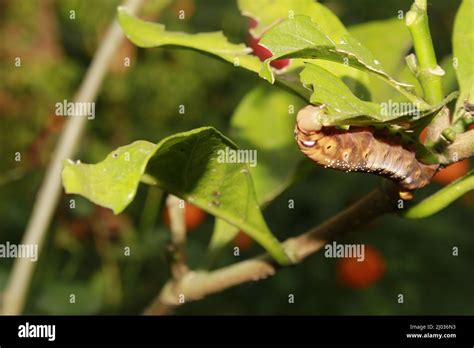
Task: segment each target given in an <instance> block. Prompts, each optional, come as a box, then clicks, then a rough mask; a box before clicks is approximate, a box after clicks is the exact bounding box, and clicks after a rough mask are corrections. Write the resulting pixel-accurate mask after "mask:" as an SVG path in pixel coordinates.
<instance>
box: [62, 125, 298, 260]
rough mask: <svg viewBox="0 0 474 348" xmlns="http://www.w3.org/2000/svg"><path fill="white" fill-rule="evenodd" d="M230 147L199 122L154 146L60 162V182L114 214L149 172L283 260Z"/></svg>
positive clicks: (129, 147)
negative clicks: (90, 160) (86, 160)
mask: <svg viewBox="0 0 474 348" xmlns="http://www.w3.org/2000/svg"><path fill="white" fill-rule="evenodd" d="M236 150H237V146H236V145H235V144H234V143H233V142H231V141H230V140H229V139H228V138H226V137H225V136H223V135H222V134H221V133H220V132H218V131H217V130H215V129H214V128H211V127H203V128H198V129H195V130H192V131H189V132H184V133H178V134H175V135H172V136H169V137H167V138H165V139H163V140H162V141H161V142H160V143H158V144H157V145H155V144H153V143H149V142H147V141H137V142H134V143H132V144H130V145H127V146H123V147H120V148H119V149H117V150H116V151H114V152H112V153H111V154H109V155H108V156H107V158H106V159H105V160H103V161H102V162H99V163H97V164H94V165H91V164H82V163H74V162H71V161H65V162H64V169H63V173H62V178H63V184H64V187H65V189H66V192H67V193H77V194H80V195H82V196H84V197H86V198H88V199H89V200H91V201H93V202H95V203H97V204H99V205H102V206H105V207H108V208H110V209H112V210H113V211H114V212H115V213H120V212H121V211H123V210H124V209H125V208H126V207H127V206H128V204H130V202H131V201H132V200H133V198H134V196H135V193H136V191H137V187H138V184H139V183H140V180H141V178H142V176H144V175H145V172H146V175H147V177H148V180H147V181H148V182H152V180H149V177H150V176H151V177H153V178H154V181H155V182H156V185H158V186H159V187H160V188H162V189H163V190H164V191H167V192H170V193H173V194H175V195H176V196H178V197H181V198H183V199H185V200H187V201H189V202H191V203H193V204H195V205H197V206H199V207H200V208H202V209H204V210H206V211H207V212H209V213H211V214H213V215H215V216H216V217H219V218H221V219H223V220H225V221H226V222H228V223H229V224H231V225H233V226H236V227H237V228H239V229H241V230H243V231H246V232H247V233H248V234H249V235H250V236H251V237H252V238H254V239H255V240H256V241H257V242H259V243H260V244H261V245H262V246H263V247H264V248H265V249H267V250H268V251H269V253H270V254H271V255H272V256H273V257H274V258H275V259H276V260H277V261H278V262H280V263H288V262H289V260H288V258H287V255H286V254H285V252H284V250H283V248H282V246H281V245H280V243H279V242H278V240H277V239H276V238H275V237H274V236H273V235H272V233H271V232H270V230H269V229H268V226H267V224H266V223H265V220H264V219H263V216H262V213H261V211H260V208H259V205H258V202H257V198H256V195H255V190H254V187H253V181H252V177H251V174H250V172H249V170H248V168H247V165H246V164H245V163H236V161H232V160H230V159H229V158H232V157H226V156H231V155H229V154H231V153H232V151H236ZM226 154H228V155H226ZM234 156H235V153H234ZM234 159H235V157H234Z"/></svg>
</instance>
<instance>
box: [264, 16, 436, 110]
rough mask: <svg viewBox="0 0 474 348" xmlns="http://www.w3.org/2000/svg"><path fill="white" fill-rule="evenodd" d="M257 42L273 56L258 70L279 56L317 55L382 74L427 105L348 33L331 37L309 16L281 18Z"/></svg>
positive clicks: (404, 91)
mask: <svg viewBox="0 0 474 348" xmlns="http://www.w3.org/2000/svg"><path fill="white" fill-rule="evenodd" d="M260 44H261V45H263V46H265V47H267V48H268V49H269V50H270V51H271V52H272V53H273V56H272V57H271V58H269V59H268V60H267V61H266V62H265V65H264V67H263V68H262V70H261V73H267V72H266V70H268V69H269V63H270V62H271V61H272V60H274V59H281V58H312V59H314V58H318V59H325V60H330V61H334V62H338V63H341V64H346V65H350V66H352V67H355V68H358V69H361V70H364V71H367V72H370V73H373V74H375V75H376V76H378V77H380V78H382V79H383V80H384V81H386V82H387V83H389V84H390V85H391V86H392V87H394V88H396V89H397V90H398V91H399V92H400V93H402V94H404V95H405V96H406V97H407V98H408V99H409V100H411V101H412V102H417V103H419V104H420V105H421V106H422V107H428V105H427V104H426V103H425V102H423V101H422V100H421V99H420V98H418V97H417V96H416V95H414V94H413V86H411V85H407V84H404V83H401V82H398V81H395V79H394V78H393V77H391V76H390V75H389V74H388V73H387V72H386V71H385V70H384V69H383V67H382V64H381V63H380V62H379V61H378V60H377V59H376V58H375V57H374V56H373V55H372V53H371V52H370V51H369V50H368V49H367V48H366V47H365V46H363V45H362V44H361V43H360V42H359V41H358V40H356V39H355V38H353V37H352V36H350V35H348V34H347V35H344V36H343V37H342V38H341V39H340V40H339V41H337V42H335V41H333V40H331V39H330V38H329V37H328V36H327V35H326V34H325V33H324V32H323V31H321V29H320V27H319V26H318V24H317V23H314V22H313V21H312V20H311V18H310V17H308V16H301V15H300V16H295V17H294V18H292V19H287V20H284V21H283V22H281V23H279V24H277V25H276V26H274V27H273V28H271V29H270V30H268V31H267V32H266V33H265V35H264V36H263V38H262V40H261V41H260Z"/></svg>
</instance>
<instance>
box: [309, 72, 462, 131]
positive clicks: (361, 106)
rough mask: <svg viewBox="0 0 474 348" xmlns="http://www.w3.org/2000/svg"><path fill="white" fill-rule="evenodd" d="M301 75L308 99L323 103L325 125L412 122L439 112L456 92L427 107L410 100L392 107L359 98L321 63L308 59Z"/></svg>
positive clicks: (314, 102) (322, 120)
mask: <svg viewBox="0 0 474 348" xmlns="http://www.w3.org/2000/svg"><path fill="white" fill-rule="evenodd" d="M300 77H301V82H303V84H304V85H306V86H308V87H309V88H311V89H312V91H313V93H312V95H311V98H310V101H311V103H313V104H324V105H325V106H326V113H325V115H324V117H323V118H322V119H321V120H320V121H321V123H322V124H323V125H325V126H334V125H374V124H383V123H387V124H389V123H400V122H415V121H418V120H419V119H420V118H422V117H426V116H429V115H432V114H434V113H436V112H438V111H439V110H441V108H442V107H443V106H444V105H446V104H447V103H449V102H450V101H451V100H453V99H454V98H455V97H456V96H457V92H454V93H451V94H450V95H449V96H447V97H446V98H445V100H443V102H442V103H440V104H438V105H435V106H431V107H430V108H429V109H427V110H421V108H419V107H418V105H417V104H411V103H407V105H404V108H403V109H402V108H398V109H402V110H393V109H397V108H392V107H393V106H395V105H392V104H390V103H389V102H386V103H381V104H377V103H373V102H368V101H364V100H361V99H359V98H358V97H356V96H355V95H354V94H353V93H352V91H351V90H350V89H349V87H347V86H346V85H345V84H344V82H342V81H341V80H340V79H339V78H337V77H336V76H335V75H333V74H332V73H330V72H329V71H327V70H326V69H324V68H322V67H321V66H318V65H314V64H311V63H307V64H306V67H305V69H304V70H303V71H302V72H301V74H300ZM396 106H398V104H397V105H396Z"/></svg>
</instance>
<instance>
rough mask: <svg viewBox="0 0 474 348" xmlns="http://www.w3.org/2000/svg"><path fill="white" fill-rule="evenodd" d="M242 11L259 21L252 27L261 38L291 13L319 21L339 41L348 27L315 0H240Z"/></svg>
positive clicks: (331, 36)
mask: <svg viewBox="0 0 474 348" xmlns="http://www.w3.org/2000/svg"><path fill="white" fill-rule="evenodd" d="M238 6H239V9H240V12H241V13H242V14H243V15H244V16H248V17H251V18H253V19H255V20H256V21H257V26H256V27H255V28H252V29H250V33H251V34H252V36H253V37H256V38H260V37H261V36H262V35H263V33H265V31H267V30H268V29H270V28H271V27H272V26H274V25H275V24H277V23H278V22H280V21H281V20H282V19H286V18H288V17H289V16H290V15H291V16H294V15H303V14H304V15H307V16H310V17H311V18H312V19H313V22H315V23H318V25H319V26H320V28H321V30H322V31H323V32H324V33H326V34H327V35H328V36H329V37H330V38H331V39H333V40H336V41H338V40H339V39H340V38H341V35H342V34H346V33H347V31H346V28H345V27H344V25H343V24H342V23H341V21H340V20H339V18H337V16H336V15H334V13H332V12H331V10H329V9H328V8H327V7H325V6H324V5H321V4H319V3H317V2H315V1H314V0H277V1H275V0H259V1H255V0H238Z"/></svg>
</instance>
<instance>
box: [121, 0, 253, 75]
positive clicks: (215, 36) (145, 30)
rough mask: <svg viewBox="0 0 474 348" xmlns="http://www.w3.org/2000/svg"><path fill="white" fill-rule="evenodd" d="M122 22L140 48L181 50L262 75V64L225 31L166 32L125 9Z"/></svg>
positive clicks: (249, 50) (162, 26)
mask: <svg viewBox="0 0 474 348" xmlns="http://www.w3.org/2000/svg"><path fill="white" fill-rule="evenodd" d="M118 20H119V24H120V26H121V27H122V30H123V31H124V33H125V35H126V36H127V38H128V39H129V40H130V41H132V42H133V43H134V44H135V45H137V46H139V47H159V46H177V47H183V48H189V49H193V50H197V51H200V52H203V53H206V54H210V55H213V56H216V57H219V58H221V59H223V60H225V61H227V62H230V63H232V64H234V65H236V66H240V67H242V68H245V69H248V70H251V71H253V72H258V71H259V70H260V69H261V66H262V63H261V62H260V60H259V59H258V58H257V57H255V56H252V55H250V53H251V52H252V49H251V48H249V47H246V46H245V45H244V44H233V43H230V42H229V41H228V40H227V38H226V37H225V36H224V35H223V33H222V32H221V31H217V32H210V33H199V34H187V33H181V32H169V31H166V29H165V26H164V25H162V24H158V23H152V22H147V21H143V20H141V19H138V18H135V17H133V16H131V15H130V14H128V13H127V10H126V9H125V8H124V7H119V8H118Z"/></svg>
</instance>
